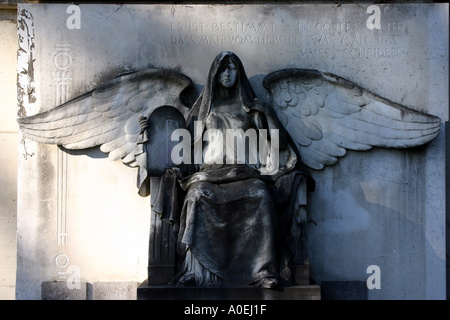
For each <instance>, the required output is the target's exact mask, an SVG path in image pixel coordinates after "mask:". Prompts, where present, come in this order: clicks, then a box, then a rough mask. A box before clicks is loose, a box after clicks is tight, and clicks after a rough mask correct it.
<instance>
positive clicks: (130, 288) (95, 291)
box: [92, 281, 138, 300]
mask: <svg viewBox="0 0 450 320" xmlns="http://www.w3.org/2000/svg"><path fill="white" fill-rule="evenodd" d="M137 287H138V283H137V282H133V281H105V282H103V281H97V282H94V283H93V284H92V299H93V300H136V297H137V296H136V293H137Z"/></svg>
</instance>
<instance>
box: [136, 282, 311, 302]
mask: <svg viewBox="0 0 450 320" xmlns="http://www.w3.org/2000/svg"><path fill="white" fill-rule="evenodd" d="M137 299H138V300H320V287H319V286H318V285H299V286H291V287H285V288H282V289H280V290H276V289H265V288H256V287H252V286H248V287H238V288H200V287H182V286H171V285H166V286H153V285H148V283H147V281H145V282H144V283H142V284H141V285H140V286H139V287H138V289H137Z"/></svg>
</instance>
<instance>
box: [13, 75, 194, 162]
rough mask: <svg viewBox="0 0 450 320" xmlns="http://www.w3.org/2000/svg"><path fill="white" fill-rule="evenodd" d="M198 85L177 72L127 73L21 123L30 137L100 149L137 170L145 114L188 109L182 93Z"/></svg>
mask: <svg viewBox="0 0 450 320" xmlns="http://www.w3.org/2000/svg"><path fill="white" fill-rule="evenodd" d="M191 84H192V82H191V80H190V79H189V78H188V77H187V76H185V75H183V74H181V73H178V72H176V71H172V70H164V69H147V70H142V71H136V72H131V73H126V74H122V75H119V76H117V77H116V78H114V79H112V80H110V81H107V82H105V83H104V84H102V85H100V86H99V87H97V88H95V89H93V90H91V91H89V92H87V93H85V94H83V95H81V96H79V97H76V98H74V99H72V100H70V101H68V102H66V103H64V104H62V105H59V106H57V107H55V108H53V109H50V110H48V111H45V112H42V113H38V114H36V115H32V116H28V117H23V118H18V119H17V121H18V123H19V126H20V128H21V129H22V132H23V134H24V136H25V137H26V138H29V139H31V140H34V141H37V142H42V143H48V144H56V145H62V146H64V147H65V148H67V149H85V148H90V147H94V146H100V150H101V151H103V152H105V153H108V154H109V158H110V159H112V160H117V159H122V160H123V162H124V163H126V164H128V165H131V166H134V165H136V164H135V161H134V160H135V154H134V152H135V150H136V145H137V140H138V137H139V133H140V126H139V121H138V117H139V115H143V116H148V115H149V114H150V113H151V112H152V111H153V110H154V109H156V108H157V107H159V106H162V105H171V106H175V107H176V108H178V109H179V110H180V111H182V113H183V112H186V110H184V109H187V108H186V107H185V106H184V105H183V103H182V101H181V99H180V94H181V92H182V91H183V90H184V89H186V88H187V87H189V86H190V85H191Z"/></svg>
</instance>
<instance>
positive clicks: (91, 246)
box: [17, 4, 448, 299]
mask: <svg viewBox="0 0 450 320" xmlns="http://www.w3.org/2000/svg"><path fill="white" fill-rule="evenodd" d="M68 7H69V5H65V4H60V5H50V4H20V5H19V10H18V26H19V35H21V36H22V37H23V38H21V41H20V43H19V46H20V47H21V50H20V53H19V58H18V60H19V64H18V71H19V73H20V77H19V84H20V88H22V89H20V88H19V93H20V94H19V101H20V103H19V114H20V115H31V114H34V113H37V112H40V111H44V110H48V109H51V108H53V107H55V106H56V105H59V104H61V103H63V102H64V101H67V100H68V99H70V98H73V97H75V96H77V95H79V94H82V93H84V92H87V91H89V90H91V89H92V88H94V87H95V86H97V85H99V84H101V83H103V82H104V81H106V80H109V79H111V78H113V77H114V76H116V75H117V74H119V73H123V72H127V71H131V70H137V69H143V68H149V67H156V68H167V69H175V70H177V71H179V72H182V73H183V74H185V75H187V76H189V77H190V78H191V79H192V80H193V82H194V84H195V88H196V89H198V91H199V89H200V88H201V87H202V86H203V85H204V84H205V83H204V81H205V80H206V77H207V73H208V68H209V66H210V63H211V61H212V59H213V58H214V56H216V54H217V53H218V52H220V51H222V50H230V51H233V52H235V53H236V54H238V55H239V57H240V58H241V60H242V61H243V63H244V65H245V68H246V71H247V75H248V76H249V78H250V79H251V81H252V84H253V85H254V89H255V91H256V92H257V93H258V94H259V95H260V97H262V98H265V96H266V92H265V91H264V89H263V87H262V83H261V81H262V79H263V77H264V76H265V75H266V74H268V73H270V72H273V71H276V70H279V69H282V68H310V69H318V70H323V71H327V72H332V73H333V74H337V75H339V76H341V77H344V78H346V79H349V80H351V81H353V82H355V83H357V84H358V85H360V86H361V87H364V88H366V89H368V90H371V91H373V92H375V93H377V94H379V95H381V96H383V97H385V98H387V99H390V100H392V101H394V102H397V103H401V104H404V105H406V106H408V107H410V108H412V109H414V110H417V111H423V112H427V113H429V114H432V115H435V116H439V117H440V118H441V119H442V121H447V120H448V114H447V112H448V110H447V109H448V108H447V106H448V5H447V4H395V5H394V4H392V5H391V4H386V5H379V6H378V7H379V8H380V19H381V20H380V21H381V23H380V29H377V28H373V29H371V27H369V26H370V25H371V24H370V23H369V26H368V21H369V22H376V21H374V20H373V19H374V18H375V17H374V16H373V14H374V13H373V12H372V13H371V11H369V13H368V12H367V9H368V7H369V5H367V6H366V5H351V4H343V5H331V4H330V5H323V4H321V5H312V4H305V5H276V6H275V5H274V6H272V5H258V6H254V5H243V6H233V5H213V6H203V5H196V6H184V5H174V6H165V5H123V6H115V5H80V6H78V7H77V8H79V24H77V23H76V22H77V20H76V19H77V16H76V13H67V12H77V10H75V11H70V10H69V11H68ZM74 15H75V16H74ZM371 17H372V18H373V19H372V18H371ZM74 19H75V20H74ZM424 44H426V45H424ZM25 89H26V90H25ZM441 131H443V130H441ZM19 150H20V156H19V159H20V160H19V180H18V184H19V186H18V188H19V192H18V240H17V241H18V267H17V292H18V293H17V298H18V299H39V298H40V293H39V288H40V284H41V282H43V281H48V282H51V281H54V280H56V279H57V278H58V276H60V277H61V276H62V275H63V273H64V272H66V275H67V276H70V275H72V274H73V273H71V272H73V271H74V270H78V271H79V276H80V277H81V279H82V281H86V282H91V283H95V282H97V281H100V280H101V281H105V282H107V281H113V282H115V281H123V280H127V281H128V280H130V279H131V281H138V282H142V281H143V280H145V279H146V277H147V259H148V236H149V224H150V199H149V198H141V197H139V196H138V194H137V188H136V170H135V169H130V168H127V167H126V166H124V165H123V164H122V163H121V162H120V161H116V162H111V161H110V160H109V159H107V156H106V155H105V154H103V153H102V152H101V151H100V150H98V149H90V150H87V151H70V152H65V151H63V150H60V149H59V148H58V147H56V146H48V145H43V144H37V143H35V142H32V141H30V140H24V141H22V142H21V143H20V145H19ZM444 168H445V159H444V138H443V135H442V134H441V135H439V136H438V137H437V138H435V139H434V140H433V141H432V142H431V143H430V144H428V145H426V146H422V147H417V148H414V149H405V150H397V149H373V150H370V151H368V152H353V151H349V152H347V154H346V155H345V157H343V158H341V159H340V160H339V161H338V163H337V164H335V165H333V166H329V167H326V168H325V169H323V170H321V171H319V170H317V171H316V170H311V174H312V176H313V178H314V179H315V180H316V190H315V192H314V193H312V194H311V195H310V196H309V198H308V208H307V221H309V223H308V241H309V246H308V248H309V254H308V256H309V258H310V261H309V262H310V267H311V277H312V278H313V279H314V280H315V281H316V282H317V283H318V284H320V282H321V281H325V280H335V279H336V280H342V279H345V280H350V281H365V280H366V279H367V277H369V276H370V274H369V273H367V268H368V267H369V266H370V265H378V266H379V267H380V270H381V289H373V290H369V292H368V297H369V299H380V298H381V299H391V298H392V299H398V298H418V299H428V298H432V299H442V298H445V281H443V279H444V276H445V238H444V234H445V233H444V227H445V211H444V210H445V193H444V190H445V187H444V186H445V174H444ZM69 268H70V269H69ZM77 268H79V269H77ZM58 280H63V279H58Z"/></svg>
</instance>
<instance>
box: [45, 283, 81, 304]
mask: <svg viewBox="0 0 450 320" xmlns="http://www.w3.org/2000/svg"><path fill="white" fill-rule="evenodd" d="M86 293H87V284H86V282H80V283H79V285H77V286H76V287H72V286H69V285H68V283H67V282H66V281H44V282H42V284H41V300H86Z"/></svg>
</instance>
